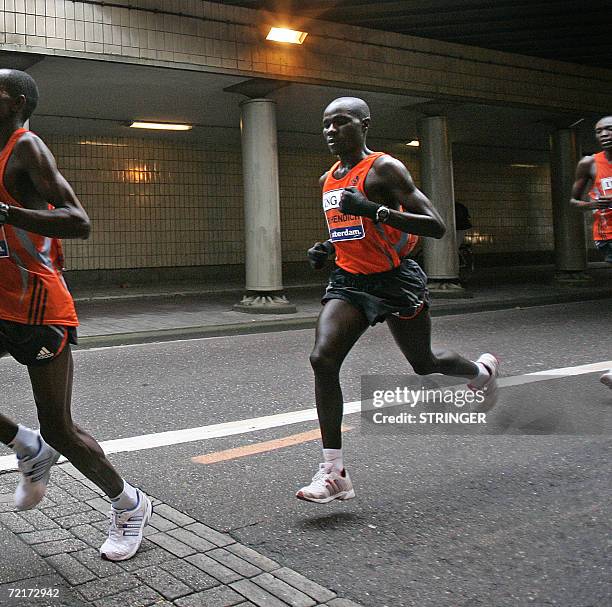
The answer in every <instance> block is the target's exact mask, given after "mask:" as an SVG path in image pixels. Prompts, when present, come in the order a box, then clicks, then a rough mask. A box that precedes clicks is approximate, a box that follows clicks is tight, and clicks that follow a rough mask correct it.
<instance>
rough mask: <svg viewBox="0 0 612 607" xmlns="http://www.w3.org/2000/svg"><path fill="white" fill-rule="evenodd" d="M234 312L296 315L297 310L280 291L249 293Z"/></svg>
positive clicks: (234, 308) (236, 305) (235, 306)
mask: <svg viewBox="0 0 612 607" xmlns="http://www.w3.org/2000/svg"><path fill="white" fill-rule="evenodd" d="M232 309H233V310H234V312H246V313H247V314H295V313H296V312H297V308H296V307H295V306H294V305H293V304H292V303H290V302H289V300H288V299H287V297H286V296H285V295H284V294H283V293H282V292H280V291H277V292H266V293H256V292H252V291H251V292H249V293H247V294H246V295H244V297H243V298H242V300H241V302H240V303H237V304H235V305H234V307H233V308H232Z"/></svg>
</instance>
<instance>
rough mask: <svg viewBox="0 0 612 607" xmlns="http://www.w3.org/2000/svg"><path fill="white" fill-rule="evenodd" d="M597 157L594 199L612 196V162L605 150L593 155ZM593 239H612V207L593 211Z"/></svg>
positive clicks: (593, 190)
mask: <svg viewBox="0 0 612 607" xmlns="http://www.w3.org/2000/svg"><path fill="white" fill-rule="evenodd" d="M593 158H594V159H595V179H594V180H593V187H592V189H591V192H590V195H591V198H592V199H593V200H598V199H599V198H601V197H602V196H605V197H607V198H612V162H610V161H609V160H608V159H607V158H606V154H605V152H599V153H597V154H595V155H594V156H593ZM593 215H594V216H595V218H594V221H593V240H610V239H612V209H605V210H600V209H597V210H596V211H593Z"/></svg>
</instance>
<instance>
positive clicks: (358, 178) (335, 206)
mask: <svg viewBox="0 0 612 607" xmlns="http://www.w3.org/2000/svg"><path fill="white" fill-rule="evenodd" d="M381 156H385V154H384V153H383V152H374V153H373V154H370V155H369V156H366V157H365V158H364V159H363V160H362V161H361V162H360V163H359V164H357V165H355V166H354V167H353V168H352V169H351V170H350V171H349V172H348V173H347V174H346V175H345V176H344V177H342V178H341V179H336V178H335V177H334V171H336V169H337V168H338V167H339V166H340V162H336V163H335V164H334V166H332V168H331V169H330V170H329V173H328V174H327V178H326V179H325V183H324V184H323V212H324V213H325V218H326V219H327V227H328V228H329V237H330V239H331V241H332V242H333V243H334V247H335V248H336V265H337V266H339V267H340V268H342V269H343V270H346V271H347V272H351V273H352V274H375V273H378V272H387V271H389V270H392V269H393V268H397V266H399V265H400V263H401V260H402V258H403V257H405V256H406V255H407V254H408V253H410V251H412V250H413V249H414V247H415V246H416V244H417V242H418V240H419V237H418V236H415V235H414V234H406V233H405V232H400V230H396V229H395V228H392V227H390V226H388V225H385V224H380V223H375V222H374V221H373V220H372V219H370V218H369V217H359V216H358V215H347V214H344V213H342V211H340V209H339V205H340V197H341V196H342V190H343V189H344V188H348V187H351V186H353V187H356V188H357V189H358V190H359V191H360V192H361V193H362V194H363V195H364V196H365V189H364V184H365V180H366V177H367V175H368V172H369V170H370V169H371V168H372V165H373V164H374V162H375V161H376V160H377V159H378V158H380V157H381Z"/></svg>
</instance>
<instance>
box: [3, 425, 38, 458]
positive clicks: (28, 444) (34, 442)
mask: <svg viewBox="0 0 612 607" xmlns="http://www.w3.org/2000/svg"><path fill="white" fill-rule="evenodd" d="M39 438H40V435H39V434H38V432H36V431H35V430H32V428H28V427H27V426H22V425H21V424H19V425H18V426H17V434H16V435H15V438H14V439H13V440H12V442H11V443H9V447H11V449H13V451H14V452H15V453H16V454H17V457H18V458H19V459H22V458H24V457H34V456H35V455H36V454H37V453H38V452H39V451H40V446H41V445H40V440H39Z"/></svg>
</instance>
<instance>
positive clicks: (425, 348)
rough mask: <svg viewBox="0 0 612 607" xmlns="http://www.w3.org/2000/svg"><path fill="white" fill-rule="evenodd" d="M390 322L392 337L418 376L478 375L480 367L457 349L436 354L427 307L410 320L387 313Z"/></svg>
mask: <svg viewBox="0 0 612 607" xmlns="http://www.w3.org/2000/svg"><path fill="white" fill-rule="evenodd" d="M387 324H388V325H389V329H390V330H391V334H392V335H393V339H395V342H396V343H397V345H398V346H399V348H400V350H401V351H402V354H403V355H404V356H405V357H406V359H407V360H408V362H409V363H410V364H411V365H412V368H413V369H414V371H415V373H417V374H419V375H429V374H430V373H443V374H444V375H454V376H457V377H467V378H473V377H475V376H476V375H477V374H478V366H477V365H476V364H475V363H473V362H471V361H469V360H467V359H465V358H463V357H462V356H459V354H457V353H456V352H450V351H448V350H443V351H440V352H437V353H436V354H434V353H433V352H432V350H431V317H430V315H429V311H428V310H424V311H423V312H421V313H420V314H419V315H418V316H417V317H416V318H413V319H410V320H402V319H400V318H397V317H396V316H388V317H387Z"/></svg>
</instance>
